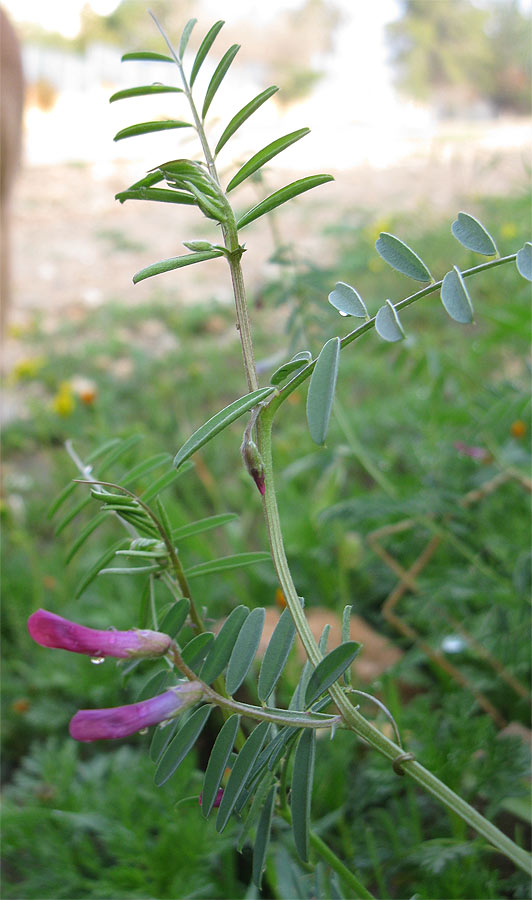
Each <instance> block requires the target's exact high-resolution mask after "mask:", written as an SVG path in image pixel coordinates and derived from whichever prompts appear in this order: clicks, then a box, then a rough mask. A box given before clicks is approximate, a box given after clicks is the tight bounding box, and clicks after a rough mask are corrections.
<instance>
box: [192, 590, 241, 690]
mask: <svg viewBox="0 0 532 900" xmlns="http://www.w3.org/2000/svg"><path fill="white" fill-rule="evenodd" d="M248 615H249V609H248V607H247V606H237V607H235V609H233V611H232V612H231V613H229V615H228V617H227V619H226V620H225V622H224V624H223V625H222V627H221V628H220V631H219V633H218V635H217V637H216V639H215V641H214V646H213V647H212V648H211V650H210V651H209V655H208V656H207V658H206V660H205V662H204V663H203V668H202V670H201V679H202V681H205V682H206V684H211V683H212V682H213V681H215V679H216V678H218V676H219V675H221V674H222V672H223V670H224V669H225V667H226V665H227V663H228V662H229V658H230V656H231V653H232V651H233V647H234V645H235V641H236V639H237V637H238V634H239V632H240V629H241V628H242V625H243V624H244V622H245V620H246V619H247V617H248Z"/></svg>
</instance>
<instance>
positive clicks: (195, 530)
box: [172, 513, 238, 541]
mask: <svg viewBox="0 0 532 900" xmlns="http://www.w3.org/2000/svg"><path fill="white" fill-rule="evenodd" d="M235 519H238V515H237V513H220V515H217V516H207V517H206V518H205V519H198V520H197V521H196V522H191V523H190V525H181V527H180V528H174V529H173V531H172V540H174V541H182V540H184V539H185V538H189V537H192V536H193V535H195V534H202V533H203V532H204V531H210V530H211V528H220V527H221V526H222V525H227V524H228V522H234V521H235Z"/></svg>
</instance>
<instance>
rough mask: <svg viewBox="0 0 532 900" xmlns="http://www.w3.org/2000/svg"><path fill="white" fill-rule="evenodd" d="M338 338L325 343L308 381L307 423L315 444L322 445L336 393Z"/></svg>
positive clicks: (338, 356)
mask: <svg viewBox="0 0 532 900" xmlns="http://www.w3.org/2000/svg"><path fill="white" fill-rule="evenodd" d="M339 360H340V338H338V337H334V338H331V339H330V340H329V341H327V343H326V344H324V346H323V347H322V349H321V353H320V355H319V356H318V359H317V360H316V365H315V367H314V371H313V373H312V376H311V379H310V385H309V389H308V395H307V422H308V428H309V432H310V436H311V438H312V440H313V441H314V443H315V444H324V443H325V438H326V437H327V431H328V428H329V420H330V418H331V411H332V406H333V402H334V394H335V391H336V380H337V378H338V364H339Z"/></svg>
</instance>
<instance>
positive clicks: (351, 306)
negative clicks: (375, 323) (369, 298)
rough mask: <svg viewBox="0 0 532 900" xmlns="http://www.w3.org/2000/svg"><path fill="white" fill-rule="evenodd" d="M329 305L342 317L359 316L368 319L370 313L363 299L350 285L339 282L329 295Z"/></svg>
mask: <svg viewBox="0 0 532 900" xmlns="http://www.w3.org/2000/svg"><path fill="white" fill-rule="evenodd" d="M329 303H330V304H331V306H334V308H335V309H337V310H338V312H339V313H340V315H341V316H357V317H358V318H361V319H368V318H369V316H368V311H367V309H366V304H365V303H364V301H363V299H362V297H361V296H360V294H359V293H358V291H355V289H354V287H351V285H350V284H345V282H343V281H338V282H337V283H336V285H335V288H334V290H333V291H331V293H330V294H329Z"/></svg>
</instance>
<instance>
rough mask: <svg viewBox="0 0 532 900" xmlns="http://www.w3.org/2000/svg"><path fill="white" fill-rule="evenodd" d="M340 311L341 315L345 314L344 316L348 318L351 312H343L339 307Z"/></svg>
mask: <svg viewBox="0 0 532 900" xmlns="http://www.w3.org/2000/svg"><path fill="white" fill-rule="evenodd" d="M338 312H339V313H340V315H341V316H343V317H344V319H346V318H347V317H348V316H349V313H346V312H342V310H341V309H339V310H338Z"/></svg>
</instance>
